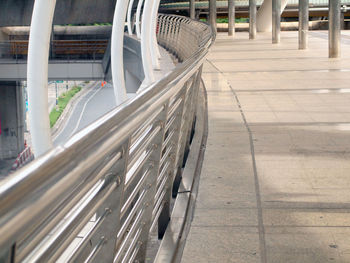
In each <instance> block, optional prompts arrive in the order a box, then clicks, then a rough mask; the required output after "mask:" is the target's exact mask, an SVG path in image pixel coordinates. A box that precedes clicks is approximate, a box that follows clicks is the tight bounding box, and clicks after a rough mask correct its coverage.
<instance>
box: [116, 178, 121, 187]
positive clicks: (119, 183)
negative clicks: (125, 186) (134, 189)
mask: <svg viewBox="0 0 350 263" xmlns="http://www.w3.org/2000/svg"><path fill="white" fill-rule="evenodd" d="M116 183H117V186H120V185H121V183H122V178H121V177H120V176H117V179H116Z"/></svg>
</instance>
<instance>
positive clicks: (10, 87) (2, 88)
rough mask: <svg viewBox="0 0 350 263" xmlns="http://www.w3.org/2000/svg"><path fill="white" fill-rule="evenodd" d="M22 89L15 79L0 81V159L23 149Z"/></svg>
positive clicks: (9, 156)
mask: <svg viewBox="0 0 350 263" xmlns="http://www.w3.org/2000/svg"><path fill="white" fill-rule="evenodd" d="M23 102H24V100H23V89H22V87H21V85H19V83H17V82H16V81H8V82H4V81H2V82H0V160H1V159H10V158H16V157H17V155H18V154H19V153H20V152H22V151H23V149H24V119H25V118H24V103H23Z"/></svg>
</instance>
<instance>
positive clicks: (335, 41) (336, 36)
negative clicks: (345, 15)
mask: <svg viewBox="0 0 350 263" xmlns="http://www.w3.org/2000/svg"><path fill="white" fill-rule="evenodd" d="M328 20H329V36H328V46H329V57H330V58H338V57H340V0H329V15H328Z"/></svg>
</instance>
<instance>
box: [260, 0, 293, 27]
mask: <svg viewBox="0 0 350 263" xmlns="http://www.w3.org/2000/svg"><path fill="white" fill-rule="evenodd" d="M287 3H288V0H281V14H282V13H283V11H284V9H285V8H286V6H287ZM256 21H257V22H256V28H257V31H258V32H271V31H272V0H265V1H264V2H263V3H262V4H261V6H260V8H259V10H258V13H257V16H256Z"/></svg>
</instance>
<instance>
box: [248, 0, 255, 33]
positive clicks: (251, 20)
mask: <svg viewBox="0 0 350 263" xmlns="http://www.w3.org/2000/svg"><path fill="white" fill-rule="evenodd" d="M255 38H256V0H249V39H255Z"/></svg>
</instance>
